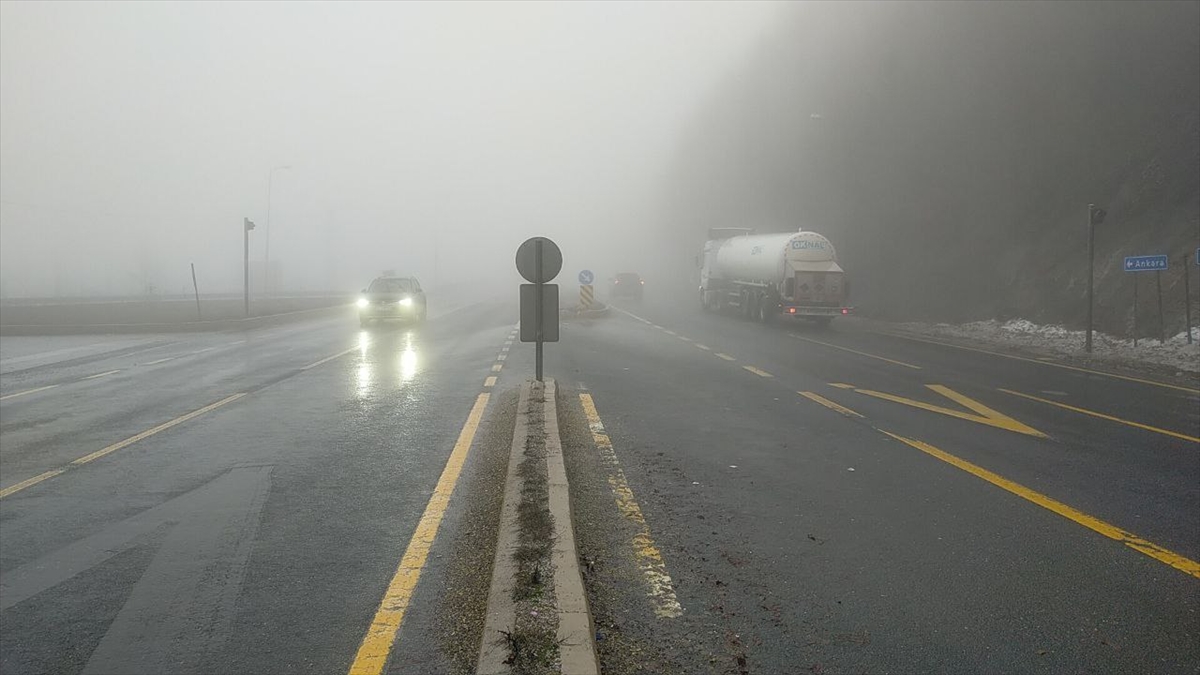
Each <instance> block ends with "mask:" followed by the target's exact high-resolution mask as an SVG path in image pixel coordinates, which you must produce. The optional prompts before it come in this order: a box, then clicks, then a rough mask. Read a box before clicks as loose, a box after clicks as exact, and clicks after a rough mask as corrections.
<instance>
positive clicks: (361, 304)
mask: <svg viewBox="0 0 1200 675" xmlns="http://www.w3.org/2000/svg"><path fill="white" fill-rule="evenodd" d="M356 304H357V305H358V307H359V309H362V308H364V307H366V306H367V305H369V304H371V303H369V302H367V299H366V298H359V299H358V302H357V303H356Z"/></svg>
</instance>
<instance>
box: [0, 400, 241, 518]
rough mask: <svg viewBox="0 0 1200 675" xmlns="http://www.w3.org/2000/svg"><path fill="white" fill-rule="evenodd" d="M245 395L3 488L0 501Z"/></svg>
mask: <svg viewBox="0 0 1200 675" xmlns="http://www.w3.org/2000/svg"><path fill="white" fill-rule="evenodd" d="M245 395H246V394H245V393H240V394H234V395H233V396H228V397H226V398H223V399H221V400H220V401H217V402H216V403H212V404H209V405H206V406H204V407H203V408H200V409H199V410H193V411H192V412H190V413H188V414H186V415H181V416H179V417H176V418H175V419H173V420H171V421H170V422H164V423H162V424H160V425H158V426H156V427H154V428H153V429H147V430H146V431H143V432H142V433H140V434H137V435H136V436H130V437H129V438H126V439H125V440H123V441H119V442H117V443H113V444H112V445H109V446H107V447H105V448H102V449H100V450H97V451H96V452H93V453H90V454H87V455H84V456H83V457H80V458H79V459H76V460H74V461H72V462H71V463H70V464H69V465H67V466H65V467H62V468H58V469H51V470H50V471H46V472H44V473H40V474H38V475H36V476H34V477H33V478H30V479H27V480H23V481H21V482H20V483H17V484H15V485H10V486H8V487H6V488H4V489H3V490H0V499H3V498H4V497H7V496H9V495H12V494H15V493H17V492H20V491H21V490H24V489H26V488H29V487H32V486H34V485H37V484H38V483H41V482H42V481H44V480H48V479H50V478H54V477H55V476H57V475H59V474H62V473H64V472H66V471H67V469H70V468H72V467H75V466H80V465H82V464H87V463H88V462H91V461H94V460H97V459H100V458H101V457H103V456H105V455H109V454H112V453H114V452H116V451H117V450H120V449H121V448H126V447H129V446H130V445H133V444H134V443H137V442H138V441H141V440H144V439H146V438H149V437H151V436H153V435H154V434H157V433H159V432H161V431H166V430H167V429H170V428H171V427H173V426H177V425H179V424H183V423H184V422H186V421H188V420H190V419H193V418H195V417H199V416H200V415H203V414H204V413H206V412H209V411H211V410H215V409H217V408H220V407H221V406H223V405H225V404H227V403H233V402H234V401H236V400H238V399H239V398H241V397H243V396H245Z"/></svg>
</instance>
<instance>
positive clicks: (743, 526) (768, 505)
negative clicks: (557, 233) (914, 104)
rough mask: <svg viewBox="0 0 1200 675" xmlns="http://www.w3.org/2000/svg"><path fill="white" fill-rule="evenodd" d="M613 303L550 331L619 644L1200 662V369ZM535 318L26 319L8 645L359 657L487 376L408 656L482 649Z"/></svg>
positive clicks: (504, 308) (8, 474)
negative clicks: (1179, 376)
mask: <svg viewBox="0 0 1200 675" xmlns="http://www.w3.org/2000/svg"><path fill="white" fill-rule="evenodd" d="M622 308H623V309H624V310H625V311H627V312H629V313H625V312H613V313H611V314H610V316H608V317H606V318H602V319H594V320H567V321H565V323H564V325H563V331H562V342H560V343H558V344H554V345H549V346H548V347H547V349H546V353H547V365H546V372H547V376H549V377H554V378H556V379H557V380H558V382H559V387H560V400H559V409H560V418H561V420H560V426H561V427H562V428H563V435H564V439H563V440H564V451H565V455H566V458H567V461H568V470H569V472H570V478H571V481H572V503H573V509H574V514H575V519H576V531H577V533H578V536H579V537H580V541H579V545H580V551H581V556H582V558H583V562H584V570H585V576H586V581H587V584H588V587H589V593H590V595H591V600H592V604H593V612H594V614H595V617H596V621H597V630H598V645H599V649H600V652H601V662H602V664H603V665H604V667H605V670H606V672H613V673H623V672H676V673H691V672H715V673H726V672H729V673H822V672H948V673H960V672H1132V671H1136V672H1197V670H1200V647H1198V645H1200V578H1198V577H1197V576H1195V575H1193V574H1191V573H1189V571H1188V570H1189V569H1190V568H1188V564H1189V563H1191V564H1193V565H1194V564H1195V563H1193V562H1192V561H1196V560H1200V525H1198V524H1197V523H1198V522H1200V444H1198V443H1197V442H1195V441H1194V440H1189V438H1190V437H1196V436H1200V404H1198V402H1197V401H1198V399H1197V396H1198V394H1197V393H1196V392H1195V391H1194V390H1195V389H1197V388H1200V385H1198V384H1197V383H1189V382H1182V383H1180V382H1176V383H1174V384H1175V385H1176V387H1175V388H1170V387H1163V386H1158V385H1155V384H1152V383H1149V382H1139V381H1135V380H1131V379H1119V378H1113V377H1107V376H1103V375H1099V374H1095V373H1091V372H1087V371H1085V370H1078V369H1068V368H1062V367H1057V366H1056V365H1054V364H1049V363H1039V362H1036V359H1034V360H1020V359H1012V358H1005V357H1003V356H998V355H991V354H984V353H980V352H977V351H967V350H962V349H955V348H951V347H945V346H940V345H933V344H928V343H924V342H919V341H913V340H907V339H901V338H897V337H893V336H888V335H879V334H875V333H871V332H868V331H867V330H866V329H865V328H864V327H862V326H860V325H856V324H853V323H846V324H842V325H839V326H836V327H835V328H834V329H832V330H828V331H817V330H805V329H804V328H803V327H797V326H783V327H779V326H776V327H765V326H761V325H757V324H750V323H745V322H742V321H740V320H737V319H735V318H733V317H728V316H717V315H710V314H705V313H703V312H700V311H698V310H697V311H693V310H692V308H691V306H690V305H683V306H677V305H675V304H671V303H668V302H656V301H655V298H653V297H650V298H648V299H647V301H646V302H645V303H640V304H632V303H628V304H624V305H622ZM515 317H516V312H515V306H514V305H513V304H511V303H504V302H499V303H483V304H478V305H458V306H454V307H453V308H452V307H450V306H448V305H443V306H439V305H438V304H437V303H436V302H432V301H431V310H430V320H429V322H428V323H426V324H425V325H422V326H420V327H416V328H408V327H403V326H397V327H388V328H380V329H372V330H369V331H360V330H359V329H358V326H357V323H356V322H355V321H354V319H353V317H352V316H350V315H349V314H348V315H347V316H346V317H338V318H334V319H329V320H321V321H310V322H305V323H297V324H291V325H287V326H281V327H276V328H271V329H266V330H261V331H251V332H246V333H238V334H214V335H196V336H178V335H174V336H165V337H159V336H147V337H140V338H120V339H112V338H104V339H101V338H95V339H93V340H92V341H91V342H89V341H88V339H86V338H72V339H70V340H66V339H64V340H63V341H58V342H54V341H47V342H46V343H45V344H44V345H40V346H39V345H36V344H33V345H31V344H29V343H15V342H10V341H9V339H8V338H6V339H5V341H4V342H5V344H4V345H2V346H0V375H2V378H0V491H11V490H12V489H13V488H14V487H16V486H20V485H21V484H22V482H24V481H27V480H32V479H37V478H39V477H42V480H40V482H37V483H36V484H31V485H28V486H27V487H23V488H20V489H18V490H16V491H11V492H9V493H8V494H3V493H0V494H2V495H3V496H0V544H2V545H0V626H2V630H0V671H2V672H4V673H6V674H7V673H33V672H62V673H80V672H95V673H103V672H112V673H123V672H181V673H182V672H195V673H209V672H235V673H242V672H246V673H249V672H254V673H276V672H289V673H291V672H307V673H335V672H346V671H347V669H348V668H349V667H350V664H351V662H352V661H353V660H354V658H355V655H356V650H357V649H358V648H359V644H360V642H361V641H362V639H363V635H364V632H365V631H366V629H367V626H368V625H369V624H370V623H371V621H372V616H373V615H374V613H375V611H376V608H377V607H378V606H379V604H380V601H381V597H382V596H383V594H384V591H385V588H386V587H387V586H388V582H389V580H390V579H391V577H392V574H393V573H394V572H395V570H396V566H397V563H398V561H399V560H400V559H401V557H402V556H403V555H404V554H405V551H406V547H407V546H408V545H409V544H410V540H412V539H413V536H414V532H415V531H416V530H417V524H418V520H419V519H420V518H421V516H422V513H423V511H424V510H425V509H426V506H427V504H429V503H430V495H431V494H432V492H433V490H434V486H435V484H436V483H437V482H438V480H439V476H441V475H442V472H443V469H444V468H445V467H446V466H447V460H448V458H452V457H453V455H452V451H453V448H454V446H455V443H456V439H457V438H458V437H459V435H460V433H461V431H462V430H463V428H464V422H467V421H468V413H469V412H470V411H471V410H472V408H473V406H474V405H478V404H479V401H480V394H481V393H489V392H490V394H491V397H492V400H491V401H490V402H485V405H486V406H487V407H486V409H485V410H486V412H485V414H484V415H483V418H482V419H483V422H482V425H481V426H480V429H479V434H478V435H477V436H476V437H475V443H474V445H473V447H472V451H471V454H470V456H469V458H468V459H467V461H466V465H465V468H464V470H463V474H462V478H461V480H460V481H459V483H458V487H457V488H456V491H455V492H454V497H453V498H452V499H451V500H450V501H449V506H448V509H447V511H446V513H445V518H444V521H443V522H442V525H441V529H440V530H439V534H438V536H437V538H436V539H435V540H434V541H433V543H432V547H431V549H430V553H429V558H428V560H427V565H426V568H425V572H424V574H423V575H422V576H421V577H420V582H419V583H418V584H417V586H416V588H415V591H414V593H413V595H412V597H411V602H410V610H409V612H408V614H407V615H406V618H405V619H404V623H403V626H402V627H401V629H400V631H399V637H398V639H397V640H396V642H395V644H394V647H393V650H392V652H391V655H390V660H389V668H388V672H413V673H426V672H431V673H432V672H463V671H464V670H466V669H469V666H470V655H471V654H472V653H474V652H476V651H477V649H478V640H479V639H480V637H479V635H478V633H477V632H473V631H478V626H479V625H481V620H480V619H479V615H480V612H481V606H480V602H479V601H480V597H479V596H480V595H481V594H485V593H486V584H487V575H488V569H487V566H488V565H490V560H491V558H490V552H489V550H488V545H489V544H490V543H494V537H495V529H494V527H495V522H494V511H495V509H496V507H497V506H498V495H499V490H498V485H497V480H498V476H502V475H503V469H504V467H503V463H502V459H503V458H504V457H506V456H507V453H508V446H507V443H508V439H507V436H506V434H507V433H509V432H511V420H512V410H511V408H512V406H511V401H509V400H508V399H510V398H511V392H512V390H513V389H514V388H515V387H516V386H517V384H519V382H520V381H521V380H522V379H523V378H524V377H526V376H528V375H529V374H530V373H531V372H532V369H533V366H532V351H533V350H532V347H531V346H528V345H520V344H517V345H515V346H514V347H512V349H511V350H510V351H508V352H503V351H502V349H503V347H502V345H503V344H504V342H505V341H506V339H508V336H509V334H510V331H511V329H512V324H513V323H514V321H515ZM28 339H29V338H22V340H28ZM501 355H503V356H504V357H505V358H504V359H500V358H499V356H501ZM1128 375H1130V376H1131V377H1135V378H1136V377H1137V375H1136V374H1128ZM491 376H495V377H497V378H498V379H497V380H496V381H495V382H494V384H492V385H491V386H489V385H488V382H487V380H486V378H488V377H491ZM835 385H836V386H835ZM930 385H932V388H931V386H930ZM1179 387H1182V388H1179ZM1004 390H1007V391H1004ZM798 392H807V393H808V394H809V395H811V396H812V397H808V396H805V395H802V394H800V393H798ZM1010 392H1015V393H1010ZM238 394H242V396H240V397H238V396H237V395H238ZM1021 394H1024V395H1025V396H1021ZM1027 396H1033V397H1036V398H1037V399H1041V400H1035V399H1031V398H1027ZM232 397H236V398H232ZM1054 403H1058V404H1063V405H1069V406H1072V407H1074V408H1076V409H1080V410H1089V411H1093V412H1096V413H1100V414H1104V415H1108V416H1109V417H1114V418H1119V419H1120V420H1124V421H1126V422H1133V423H1137V424H1141V425H1143V426H1142V427H1136V426H1130V425H1128V424H1124V423H1122V422H1120V421H1116V420H1113V419H1103V418H1100V417H1096V416H1089V415H1087V414H1084V413H1082V412H1078V411H1077V410H1069V409H1067V408H1064V407H1060V406H1056V405H1054ZM214 404H219V405H218V406H217V407H215V408H211V409H209V406H212V405H214ZM589 404H590V405H593V406H594V413H595V414H596V417H594V418H592V417H590V415H592V413H593V410H590V409H589V407H588V406H589ZM839 406H840V407H839ZM201 410H203V411H204V412H201V413H199V414H197V415H196V416H194V417H191V418H187V419H182V420H181V417H183V416H187V415H188V414H190V413H194V412H196V411H201ZM955 413H957V415H956V414H955ZM171 422H177V423H176V424H175V425H174V426H168V427H166V428H162V427H163V425H164V424H170V423H171ZM1144 427H1152V429H1147V428H1144ZM155 429H159V430H158V431H156V432H155V433H153V434H151V435H149V436H146V437H144V438H140V439H138V440H136V441H135V442H132V443H130V444H128V445H123V446H122V445H121V442H122V441H125V440H128V439H131V438H137V437H138V435H139V434H142V433H143V432H146V431H152V430H155ZM1163 432H1172V433H1174V434H1175V435H1170V434H1168V433H1163ZM889 433H890V434H894V436H892V435H888V434H889ZM1180 436H1183V437H1184V438H1181V437H1180ZM896 437H901V438H903V439H908V440H909V441H912V443H913V444H916V445H913V444H907V443H905V442H903V441H902V440H898V439H897V438H896ZM608 442H611V450H608V449H607V447H606V443H608ZM922 448H925V449H924V450H922ZM105 451H109V452H105ZM939 452H940V453H941V454H939ZM98 453H104V454H99V455H98ZM89 457H94V459H89V460H87V461H84V462H82V463H73V462H76V461H78V460H81V459H85V458H89ZM59 470H62V471H61V473H57V472H58V471H59ZM973 471H974V473H973ZM989 480H990V481H991V482H989ZM997 483H1000V485H997ZM1003 486H1008V488H1009V489H1004V488H1003ZM1014 491H1015V492H1017V493H1020V494H1014ZM1048 500H1056V502H1051V501H1048ZM1056 503H1061V504H1062V505H1065V507H1063V508H1059V507H1057V506H1055V504H1056ZM1047 505H1049V506H1050V507H1051V508H1057V509H1058V511H1057V512H1056V511H1054V510H1051V509H1050V508H1047ZM1066 507H1070V508H1069V509H1067V508H1066ZM1106 527H1108V528H1120V530H1123V531H1125V532H1126V533H1128V535H1130V536H1132V535H1136V537H1138V539H1136V540H1133V541H1130V542H1122V541H1117V540H1114V539H1112V538H1109V537H1106V536H1104V534H1101V533H1098V532H1097V531H1096V529H1100V530H1103V531H1105V532H1109V533H1110V534H1112V533H1113V532H1114V531H1115V530H1112V529H1107V530H1106V529H1105V528H1106ZM1089 528H1091V529H1089ZM1118 536H1121V537H1125V536H1127V535H1125V534H1118ZM1135 547H1137V548H1135ZM1139 549H1140V550H1139ZM1147 552H1149V553H1152V554H1154V555H1155V556H1157V557H1152V556H1151V555H1147ZM668 578H669V579H668ZM664 582H665V583H664ZM652 584H658V585H657V586H656V585H652ZM672 603H674V604H672ZM672 608H674V609H672Z"/></svg>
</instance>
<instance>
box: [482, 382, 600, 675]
mask: <svg viewBox="0 0 1200 675" xmlns="http://www.w3.org/2000/svg"><path fill="white" fill-rule="evenodd" d="M555 394H556V388H555V384H554V381H553V380H548V381H547V382H546V383H545V384H544V385H541V384H538V383H536V382H526V383H525V384H524V385H522V387H521V394H520V402H519V404H518V413H517V421H516V425H515V428H514V430H513V440H512V445H511V450H510V455H509V466H508V477H507V479H506V483H505V489H504V504H503V506H502V507H501V512H500V527H499V535H498V540H497V544H496V556H495V560H494V563H493V566H492V582H491V589H490V591H489V593H488V609H487V617H486V619H485V624H484V634H483V640H482V641H481V646H480V653H479V661H478V666H477V669H476V671H477V673H479V674H480V675H502V674H507V673H510V672H520V671H521V670H522V668H521V660H522V659H523V658H525V659H528V658H529V650H530V649H545V651H546V652H549V653H548V654H542V655H541V656H542V658H543V659H544V660H545V661H547V662H550V663H557V664H559V667H560V672H562V673H564V675H592V674H597V673H599V662H598V660H597V657H596V646H595V641H594V635H595V631H594V628H593V625H592V619H591V614H590V612H589V610H588V604H587V594H586V592H585V591H584V587H583V575H582V574H581V572H580V569H579V555H578V551H577V549H576V545H575V532H574V528H573V525H572V522H571V504H570V493H569V486H568V483H567V474H566V468H565V465H564V462H563V455H562V442H561V440H560V438H559V430H558V416H557V408H556V404H555ZM539 450H541V452H538V451H539ZM543 460H544V465H545V468H544V470H539V471H538V472H537V473H531V472H530V471H529V469H530V468H531V467H536V468H537V469H541V467H542V461H543ZM543 499H544V503H541V502H542V500H543ZM533 502H536V503H533ZM536 512H541V513H542V514H546V513H547V512H548V516H549V517H548V518H546V517H545V515H539V514H538V513H536ZM539 524H540V525H542V526H543V528H546V529H542V528H539V527H538V525H539ZM531 530H532V532H531ZM535 532H536V534H537V537H536V541H531V534H533V533H535ZM531 551H533V552H534V553H535V554H536V553H537V552H539V551H540V552H541V553H542V555H543V557H544V556H546V555H548V558H549V566H550V567H552V568H553V569H552V575H553V577H552V579H553V583H552V584H550V588H549V589H545V590H547V591H552V594H553V595H552V598H553V599H552V601H551V602H552V605H553V614H554V615H555V616H552V617H548V620H543V621H530V619H529V618H527V617H526V616H525V614H530V615H532V616H534V617H537V615H538V612H537V611H532V612H526V611H524V610H525V609H526V608H525V605H526V604H528V603H529V602H530V601H531V600H530V598H535V599H536V598H539V597H540V598H542V599H543V600H542V601H543V602H545V599H546V598H549V597H550V593H544V594H543V592H542V591H540V590H539V589H536V588H535V589H532V592H531V588H530V586H531V584H532V585H533V586H538V585H540V584H541V583H542V581H541V579H540V577H541V569H542V567H541V562H539V561H534V562H531V559H532V558H533V557H534V556H531ZM531 566H532V570H533V575H532V576H533V580H532V581H530V579H529V577H530V574H529V571H530V569H531ZM519 606H520V607H521V611H522V615H521V616H518V607H519ZM541 618H542V619H547V617H541ZM539 628H540V630H541V633H542V634H541V635H533V634H531V633H533V632H536V631H538V630H539ZM550 630H553V633H552V634H551V633H549V631H550ZM554 652H556V654H553V653H554ZM555 656H556V658H555ZM543 665H545V664H543Z"/></svg>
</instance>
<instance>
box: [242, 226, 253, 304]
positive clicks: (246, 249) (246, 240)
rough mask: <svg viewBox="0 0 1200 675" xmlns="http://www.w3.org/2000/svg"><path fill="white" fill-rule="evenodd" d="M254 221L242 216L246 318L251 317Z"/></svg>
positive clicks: (243, 295)
mask: <svg viewBox="0 0 1200 675" xmlns="http://www.w3.org/2000/svg"><path fill="white" fill-rule="evenodd" d="M253 229H254V222H253V221H251V220H250V219H249V218H242V274H243V276H242V299H243V301H244V302H245V305H246V318H249V317H250V230H253Z"/></svg>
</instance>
